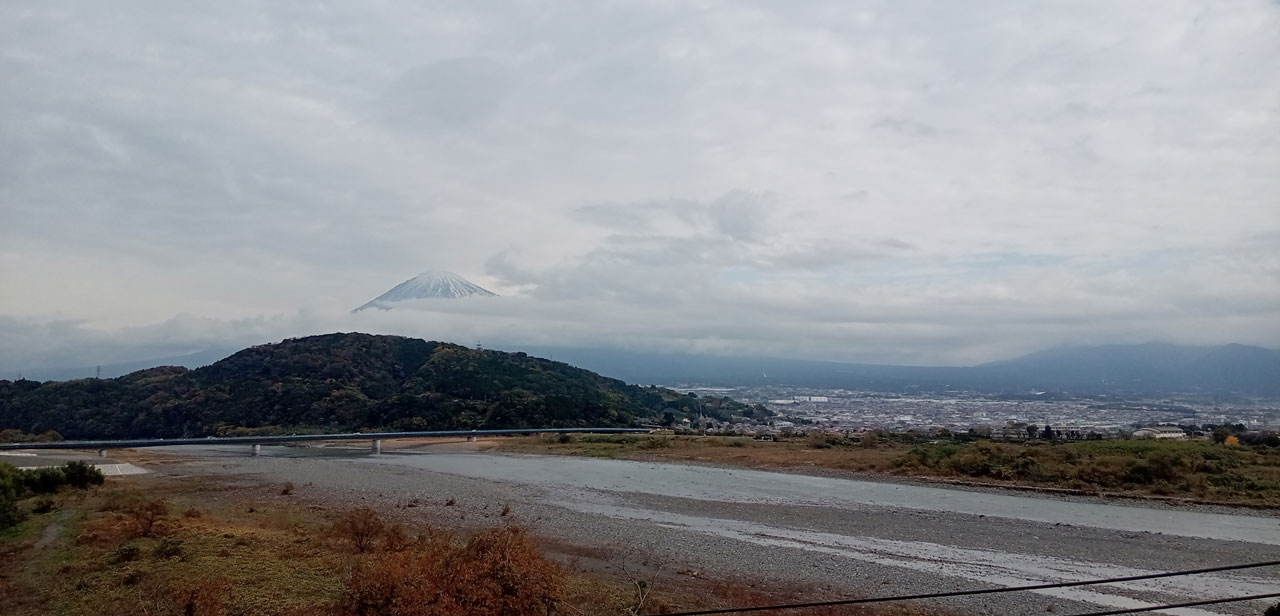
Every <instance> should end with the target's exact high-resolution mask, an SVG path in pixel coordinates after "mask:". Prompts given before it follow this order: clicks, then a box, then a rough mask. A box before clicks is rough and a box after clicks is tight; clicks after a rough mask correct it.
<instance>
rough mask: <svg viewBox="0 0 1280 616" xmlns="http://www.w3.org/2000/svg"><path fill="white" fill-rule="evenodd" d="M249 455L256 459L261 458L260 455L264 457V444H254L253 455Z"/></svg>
mask: <svg viewBox="0 0 1280 616" xmlns="http://www.w3.org/2000/svg"><path fill="white" fill-rule="evenodd" d="M249 455H252V456H253V457H255V458H256V457H258V456H260V455H262V443H254V444H253V453H251V454H249Z"/></svg>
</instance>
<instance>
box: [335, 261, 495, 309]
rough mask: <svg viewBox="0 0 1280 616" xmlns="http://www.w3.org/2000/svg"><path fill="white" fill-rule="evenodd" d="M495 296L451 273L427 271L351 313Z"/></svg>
mask: <svg viewBox="0 0 1280 616" xmlns="http://www.w3.org/2000/svg"><path fill="white" fill-rule="evenodd" d="M495 296H497V293H494V292H492V291H490V290H488V289H485V288H484V287H481V286H480V285H478V284H475V283H474V282H471V281H470V280H467V279H466V278H463V277H462V276H459V275H457V274H455V273H453V272H440V271H434V270H429V271H425V272H422V273H421V274H418V275H417V276H414V277H413V278H410V279H408V280H406V281H404V282H402V283H400V284H398V285H396V286H394V287H392V288H391V290H390V291H387V292H386V293H383V294H382V295H379V296H378V297H375V298H374V299H373V300H372V301H370V302H369V303H367V304H365V305H363V306H361V307H359V308H356V309H355V310H354V311H353V312H359V311H361V310H364V309H365V308H380V309H382V310H390V309H391V308H392V306H393V305H394V304H395V303H396V302H403V301H409V300H419V299H457V298H461V297H495Z"/></svg>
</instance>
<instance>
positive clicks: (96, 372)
mask: <svg viewBox="0 0 1280 616" xmlns="http://www.w3.org/2000/svg"><path fill="white" fill-rule="evenodd" d="M93 378H95V379H101V378H102V364H98V366H97V368H96V369H94V372H93Z"/></svg>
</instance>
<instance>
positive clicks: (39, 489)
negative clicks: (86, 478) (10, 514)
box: [22, 466, 67, 494]
mask: <svg viewBox="0 0 1280 616" xmlns="http://www.w3.org/2000/svg"><path fill="white" fill-rule="evenodd" d="M22 479H23V485H24V486H25V487H26V488H27V490H28V491H30V492H34V493H36V494H53V493H54V492H57V491H58V488H59V487H61V486H62V484H64V483H66V482H67V475H66V473H63V472H62V469H61V468H58V467H53V466H46V467H42V468H37V469H35V470H30V471H26V472H25V473H23V477H22Z"/></svg>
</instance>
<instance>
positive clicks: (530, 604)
mask: <svg viewBox="0 0 1280 616" xmlns="http://www.w3.org/2000/svg"><path fill="white" fill-rule="evenodd" d="M370 513H372V512H369V511H367V510H365V511H359V510H358V512H353V514H351V515H350V516H349V517H353V518H354V519H356V520H359V521H360V522H361V523H360V524H357V525H345V526H342V525H341V524H340V527H341V528H352V529H354V528H359V529H360V530H361V531H363V530H367V529H369V528H372V527H375V525H373V524H370V523H369V520H368V515H369V514H370ZM381 529H382V530H380V531H379V532H378V536H377V537H375V538H369V537H367V536H366V533H364V532H360V533H359V536H360V538H361V539H364V540H365V541H362V542H361V543H362V544H363V545H366V546H369V547H368V548H367V550H366V551H364V552H363V553H362V554H361V555H358V556H356V557H355V558H356V560H355V561H354V563H353V565H352V566H351V568H350V571H349V573H348V575H347V577H346V579H345V583H344V588H343V592H342V596H341V598H340V599H339V601H338V604H337V605H336V606H335V607H336V610H335V612H336V613H337V614H339V615H340V616H375V615H377V616H410V615H412V616H437V615H438V616H446V615H449V616H451V615H454V614H471V615H474V616H487V615H493V616H498V615H503V616H517V615H525V614H528V615H539V616H541V615H545V614H556V613H558V612H557V607H558V606H559V605H560V604H561V602H562V600H563V597H564V586H565V576H564V573H563V572H562V571H561V570H560V568H559V567H558V566H556V565H555V564H554V563H552V562H551V561H549V560H547V559H546V558H544V557H543V556H542V554H541V553H539V551H538V548H537V546H536V545H535V544H534V542H533V541H532V540H531V539H530V538H529V536H528V535H527V534H526V533H525V531H524V530H523V529H521V528H519V527H515V526H505V527H502V528H496V529H492V530H489V531H485V532H483V533H480V534H478V535H475V536H473V537H471V539H470V540H468V541H466V542H462V541H459V540H457V539H456V538H454V537H453V536H451V535H448V534H443V533H433V534H427V535H423V536H420V537H418V538H416V539H414V540H411V541H409V540H406V539H405V538H404V536H403V535H402V533H401V532H400V531H399V529H398V527H395V526H391V527H387V526H386V525H385V524H383V525H381ZM375 546H376V547H375Z"/></svg>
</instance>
